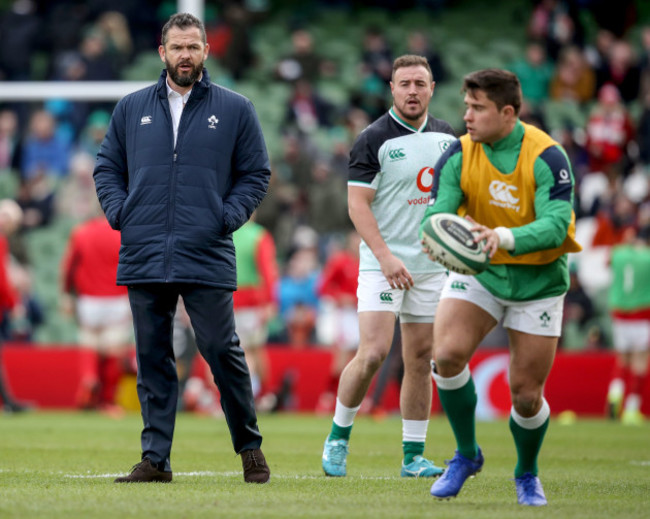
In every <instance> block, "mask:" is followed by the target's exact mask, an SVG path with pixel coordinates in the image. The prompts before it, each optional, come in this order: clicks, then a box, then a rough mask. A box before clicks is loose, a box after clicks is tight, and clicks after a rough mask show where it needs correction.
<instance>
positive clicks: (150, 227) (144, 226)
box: [94, 13, 271, 483]
mask: <svg viewBox="0 0 650 519" xmlns="http://www.w3.org/2000/svg"><path fill="white" fill-rule="evenodd" d="M208 50H209V45H208V44H207V43H206V36H205V28H204V26H203V24H202V22H201V21H200V20H198V19H197V18H195V17H194V16H192V15H190V14H186V13H182V14H175V15H173V16H172V17H171V18H170V19H169V21H168V22H167V23H166V24H165V26H164V27H163V30H162V45H161V46H160V47H159V49H158V52H159V54H160V57H161V59H162V61H163V62H164V63H165V66H166V70H164V71H163V72H162V74H161V76H160V79H159V80H158V83H157V84H156V85H153V86H151V87H149V88H145V89H143V90H140V91H138V92H135V93H133V94H130V95H128V96H126V97H125V98H123V99H122V100H121V101H120V102H119V103H118V104H117V106H116V108H115V111H114V112H113V116H112V119H111V123H110V126H109V129H108V132H107V134H106V137H105V139H104V141H103V143H102V146H101V149H100V151H99V154H98V156H97V163H96V167H95V172H94V179H95V186H96V189H97V196H98V197H99V200H100V202H101V205H102V208H103V210H104V213H105V214H106V218H107V219H108V221H109V223H110V224H111V226H112V227H113V228H114V229H117V230H119V231H121V238H122V244H121V249H120V262H119V267H118V271H117V283H118V284H120V285H127V286H128V291H129V300H130V303H131V310H132V312H133V320H134V329H135V340H136V349H137V360H138V397H139V399H140V405H141V409H142V419H143V422H144V429H143V431H142V436H141V443H142V461H141V462H140V463H138V464H137V465H136V466H135V467H134V468H133V470H132V472H131V473H130V474H129V475H128V476H125V477H119V478H117V479H116V480H115V481H116V482H118V483H121V482H149V481H165V482H166V481H171V479H172V472H171V464H170V452H171V445H172V436H173V432H174V423H175V416H176V403H177V396H178V379H177V375H176V368H175V361H174V354H173V350H172V321H173V316H174V312H175V309H176V303H177V300H178V297H179V296H181V297H183V300H184V302H185V307H186V309H187V311H188V313H189V315H190V318H191V321H192V326H193V328H194V331H195V334H196V340H197V345H198V347H199V350H200V352H201V354H202V355H203V357H204V358H205V359H206V361H207V362H208V364H209V366H210V369H211V370H212V374H213V376H214V380H215V382H216V384H217V386H218V388H219V391H220V393H221V404H222V407H223V410H224V413H225V416H226V421H227V423H228V427H229V429H230V434H231V438H232V442H233V446H234V449H235V451H236V452H237V453H239V454H241V457H242V464H243V469H244V480H245V481H246V482H255V483H266V482H267V481H268V480H269V476H270V471H269V468H268V465H267V464H266V460H265V459H264V455H263V454H262V451H261V450H260V445H261V443H262V436H261V434H260V432H259V429H258V426H257V417H256V414H255V408H254V401H253V393H252V390H251V382H250V375H249V372H248V368H247V367H246V362H245V360H244V352H243V350H242V349H241V347H240V345H239V338H238V337H237V334H236V333H235V322H234V317H233V303H232V293H233V291H234V290H236V288H237V285H236V271H235V249H234V246H233V241H232V233H233V232H234V231H235V230H236V229H238V228H239V227H240V226H242V225H243V224H244V223H245V222H246V221H247V220H248V219H249V217H250V216H251V214H252V212H253V211H254V210H255V208H256V207H257V206H258V205H259V204H260V202H261V201H262V199H263V198H264V195H265V194H266V189H267V185H268V181H269V177H270V174H271V172H270V166H269V159H268V156H267V152H266V146H265V144H264V138H263V136H262V131H261V128H260V124H259V121H258V119H257V115H256V113H255V110H254V108H253V105H252V103H251V102H250V101H249V100H248V99H246V98H245V97H243V96H241V95H239V94H236V93H234V92H232V91H230V90H227V89H225V88H222V87H219V86H217V85H215V84H212V83H211V82H210V77H209V76H208V72H207V70H206V69H204V68H203V63H204V61H205V59H206V58H207V56H208Z"/></svg>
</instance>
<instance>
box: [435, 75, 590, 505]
mask: <svg viewBox="0 0 650 519" xmlns="http://www.w3.org/2000/svg"><path fill="white" fill-rule="evenodd" d="M463 91H464V92H465V105H466V110H465V116H464V120H465V123H466V126H467V134H466V135H464V136H462V137H461V138H460V139H459V141H457V142H455V143H453V144H452V145H451V147H450V148H449V149H448V150H447V151H446V152H445V153H444V154H443V156H442V157H440V159H439V160H438V162H437V164H436V166H435V168H434V169H435V171H436V176H435V179H434V184H433V187H432V194H431V201H430V203H429V207H428V209H427V211H426V213H425V217H424V218H425V219H427V218H429V217H430V216H431V215H432V214H435V213H458V214H460V215H462V216H466V217H469V218H471V219H472V220H473V221H474V222H475V223H476V226H475V228H476V230H478V231H480V234H479V236H478V237H477V241H478V240H481V239H484V238H485V239H486V240H487V245H486V250H487V251H488V253H489V255H490V257H491V263H490V266H489V267H488V269H487V270H486V271H484V272H482V273H481V274H479V275H477V276H463V275H460V274H455V273H450V276H449V279H448V281H447V284H446V285H445V288H444V289H443V292H442V295H441V300H440V304H439V306H438V310H437V313H436V326H435V329H434V372H433V377H434V379H435V381H436V385H437V387H438V394H439V396H440V401H441V403H442V406H443V408H444V410H445V412H446V414H447V417H448V419H449V421H450V424H451V427H452V430H453V432H454V436H455V438H456V442H457V450H456V454H455V456H454V458H453V459H452V460H451V461H450V462H449V463H448V468H447V470H446V471H445V473H444V474H443V476H442V477H441V478H440V479H439V480H438V481H436V482H435V483H434V484H433V486H432V487H431V494H432V495H433V496H434V497H437V498H449V497H454V496H456V495H457V494H458V492H459V491H460V489H461V488H462V486H463V484H464V483H465V481H466V479H467V478H468V477H470V476H471V475H473V474H476V473H477V472H479V471H480V470H481V468H482V466H483V454H482V453H481V449H480V448H479V446H478V444H477V442H476V431H475V417H474V415H475V410H476V389H475V387H474V382H473V380H472V376H471V374H470V371H469V366H468V362H469V360H470V358H471V357H472V355H473V353H474V351H475V350H476V348H477V347H478V345H479V343H480V342H481V340H482V339H483V338H484V337H485V336H486V335H487V334H488V332H489V331H490V330H491V329H492V328H494V326H496V324H497V323H498V322H499V321H500V320H501V319H503V325H504V327H505V328H506V329H507V331H508V339H509V346H510V369H509V379H510V380H509V382H510V393H511V397H512V409H511V414H510V430H511V432H512V435H513V438H514V442H515V446H516V449H517V465H516V467H515V471H514V475H515V486H516V491H517V500H518V502H519V503H520V504H522V505H530V506H540V505H546V504H547V501H546V497H545V495H544V491H543V489H542V485H541V483H540V480H539V478H538V477H537V472H538V467H537V457H538V454H539V451H540V448H541V445H542V441H543V439H544V434H545V432H546V429H547V427H548V423H549V417H550V409H549V406H548V403H547V402H546V400H545V399H544V395H543V389H544V383H545V381H546V378H547V376H548V374H549V372H550V370H551V366H552V364H553V359H554V356H555V351H556V348H557V343H558V337H559V336H560V333H561V323H562V306H563V300H564V295H565V293H566V291H567V289H568V286H569V272H568V268H567V257H566V253H568V252H576V251H579V250H580V246H579V245H578V243H577V242H576V241H575V239H574V234H575V216H574V214H573V209H572V205H573V188H574V179H573V174H572V172H571V165H570V164H569V160H568V159H567V156H566V153H565V152H564V150H563V149H562V148H561V146H560V145H559V144H558V143H557V142H555V141H554V140H553V139H551V138H550V137H549V136H548V135H547V134H546V133H544V132H542V131H541V130H539V129H537V128H535V127H533V126H530V125H527V124H524V123H522V122H521V121H520V120H519V118H518V114H519V109H520V107H521V87H520V84H519V80H518V79H517V77H516V76H515V75H514V74H512V73H510V72H507V71H504V70H499V69H485V70H480V71H477V72H474V73H472V74H469V75H468V76H466V77H465V80H464V84H463ZM423 221H424V220H423Z"/></svg>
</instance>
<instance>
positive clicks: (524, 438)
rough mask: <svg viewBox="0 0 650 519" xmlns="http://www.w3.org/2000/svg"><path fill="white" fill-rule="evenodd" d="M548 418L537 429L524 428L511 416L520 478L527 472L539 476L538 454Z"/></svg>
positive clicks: (516, 474) (517, 472)
mask: <svg viewBox="0 0 650 519" xmlns="http://www.w3.org/2000/svg"><path fill="white" fill-rule="evenodd" d="M548 423H549V420H548V418H547V419H546V421H545V422H544V423H543V424H542V425H541V427H538V428H537V429H524V428H523V427H522V426H521V425H519V424H518V423H517V422H515V421H514V420H513V418H512V416H510V432H512V437H513V438H514V440H515V447H516V448H517V466H516V467H515V477H516V478H519V477H521V476H523V475H524V474H525V473H526V472H530V473H531V474H532V475H533V476H537V471H538V469H537V456H538V455H539V451H540V449H541V448H542V442H543V441H544V435H545V434H546V429H548Z"/></svg>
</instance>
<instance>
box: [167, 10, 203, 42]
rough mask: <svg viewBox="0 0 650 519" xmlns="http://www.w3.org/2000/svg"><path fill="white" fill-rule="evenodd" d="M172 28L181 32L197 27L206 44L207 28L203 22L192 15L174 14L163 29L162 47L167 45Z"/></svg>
mask: <svg viewBox="0 0 650 519" xmlns="http://www.w3.org/2000/svg"><path fill="white" fill-rule="evenodd" d="M172 27H178V28H179V29H181V30H183V31H184V30H185V29H189V28H190V27H197V28H198V29H199V31H201V40H202V41H203V43H205V42H206V37H205V26H204V25H203V22H202V21H201V20H199V19H198V18H197V17H196V16H194V15H191V14H190V13H176V14H173V15H172V16H171V17H170V18H169V20H167V23H166V24H165V25H164V26H163V28H162V45H163V47H164V46H165V44H166V43H167V33H168V32H169V29H171V28H172Z"/></svg>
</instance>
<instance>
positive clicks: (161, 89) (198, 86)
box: [156, 68, 211, 99]
mask: <svg viewBox="0 0 650 519" xmlns="http://www.w3.org/2000/svg"><path fill="white" fill-rule="evenodd" d="M210 83H211V82H210V75H209V74H208V70H207V69H206V68H204V69H203V76H202V77H201V81H199V82H198V83H195V84H194V87H193V88H192V94H191V95H190V97H196V98H198V99H200V98H202V97H203V96H205V94H206V93H207V92H208V90H209V89H210ZM156 90H157V91H158V97H160V98H162V99H167V70H166V69H163V71H162V72H161V73H160V78H158V84H157V85H156Z"/></svg>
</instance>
